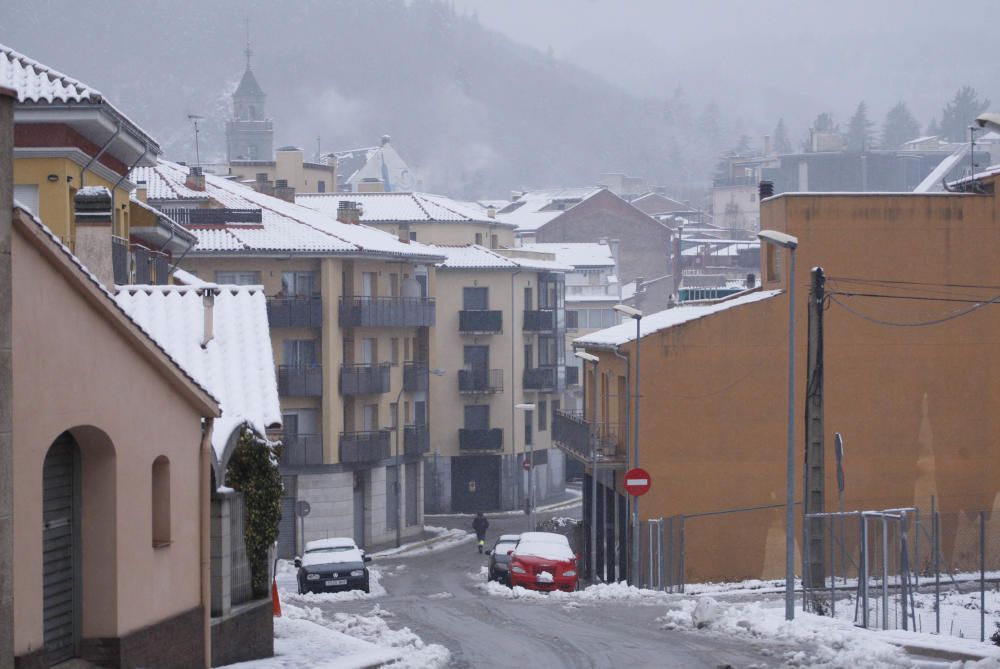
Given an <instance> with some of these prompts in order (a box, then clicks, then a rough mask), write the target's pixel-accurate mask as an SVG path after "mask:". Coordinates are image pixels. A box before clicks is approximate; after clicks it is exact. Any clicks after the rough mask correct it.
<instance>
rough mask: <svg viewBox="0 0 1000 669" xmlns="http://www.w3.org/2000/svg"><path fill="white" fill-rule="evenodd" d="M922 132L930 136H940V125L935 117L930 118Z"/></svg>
mask: <svg viewBox="0 0 1000 669" xmlns="http://www.w3.org/2000/svg"><path fill="white" fill-rule="evenodd" d="M924 134H926V135H928V136H930V137H940V136H941V126H940V125H939V124H938V122H937V119H936V118H932V119H931V122H930V123H928V124H927V130H925V131H924Z"/></svg>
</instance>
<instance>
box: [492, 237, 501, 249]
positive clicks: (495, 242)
mask: <svg viewBox="0 0 1000 669" xmlns="http://www.w3.org/2000/svg"><path fill="white" fill-rule="evenodd" d="M497 246H499V243H498V242H497V236H496V235H490V248H491V249H495V248H497Z"/></svg>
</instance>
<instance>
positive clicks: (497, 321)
mask: <svg viewBox="0 0 1000 669" xmlns="http://www.w3.org/2000/svg"><path fill="white" fill-rule="evenodd" d="M458 331H459V332H461V333H462V334H497V333H499V332H503V312H502V311H491V310H485V309H463V310H462V311H459V312H458Z"/></svg>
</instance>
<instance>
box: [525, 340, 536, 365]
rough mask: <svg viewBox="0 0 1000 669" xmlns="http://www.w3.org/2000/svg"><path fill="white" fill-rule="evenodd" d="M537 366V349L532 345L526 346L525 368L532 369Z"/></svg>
mask: <svg viewBox="0 0 1000 669" xmlns="http://www.w3.org/2000/svg"><path fill="white" fill-rule="evenodd" d="M534 366H535V347H534V346H532V345H531V344H525V345H524V368H525V369H531V368H532V367H534Z"/></svg>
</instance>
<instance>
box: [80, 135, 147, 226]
mask: <svg viewBox="0 0 1000 669" xmlns="http://www.w3.org/2000/svg"><path fill="white" fill-rule="evenodd" d="M115 134H117V133H115ZM111 139H114V137H112V138H111ZM109 141H110V140H109ZM148 153H149V146H148V145H146V144H145V143H143V145H142V155H141V156H139V157H138V158H136V159H135V162H134V163H132V164H131V165H130V166H129V168H128V169H127V170H125V174H123V175H121V176H120V177H118V181H116V182H115V185H114V186H112V187H111V232H112V234H114V229H115V191H116V190H118V186H120V185H121V183H122V182H123V181H125V178H126V177H127V176H128V175H129V174H131V173H132V170H134V169H135V166H136V165H138V164H139V163H140V162H141V161H142V159H143V158H145V157H146V154H148ZM97 155H100V154H97ZM88 164H89V163H88ZM80 178H81V184H80V185H81V186H82V185H83V183H82V179H83V176H82V173H81V177H80ZM121 232H122V236H123V237H124V236H125V235H124V233H125V231H124V230H122V231H121Z"/></svg>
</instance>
